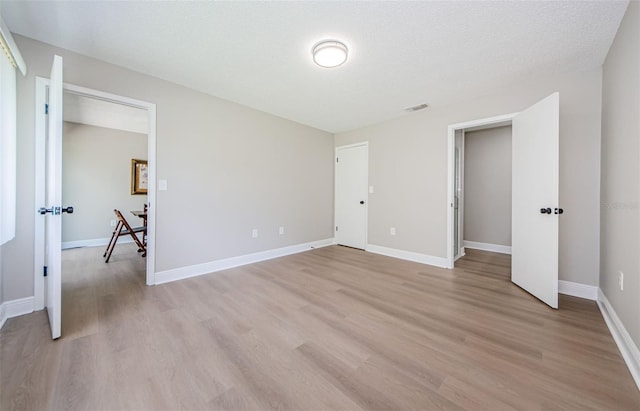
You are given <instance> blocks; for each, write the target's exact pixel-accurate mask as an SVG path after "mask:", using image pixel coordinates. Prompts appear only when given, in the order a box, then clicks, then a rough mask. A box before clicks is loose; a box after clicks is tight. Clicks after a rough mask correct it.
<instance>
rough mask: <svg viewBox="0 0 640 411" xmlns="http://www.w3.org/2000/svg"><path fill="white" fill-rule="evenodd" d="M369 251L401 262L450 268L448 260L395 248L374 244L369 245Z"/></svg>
mask: <svg viewBox="0 0 640 411" xmlns="http://www.w3.org/2000/svg"><path fill="white" fill-rule="evenodd" d="M367 251H368V252H370V253H374V254H381V255H386V256H387V257H395V258H399V259H401V260H408V261H415V262H417V263H422V264H427V265H434V266H436V267H442V268H448V267H449V264H448V260H447V259H446V258H442V257H434V256H432V255H427V254H420V253H414V252H412V251H404V250H398V249H395V248H388V247H383V246H380V245H374V244H367Z"/></svg>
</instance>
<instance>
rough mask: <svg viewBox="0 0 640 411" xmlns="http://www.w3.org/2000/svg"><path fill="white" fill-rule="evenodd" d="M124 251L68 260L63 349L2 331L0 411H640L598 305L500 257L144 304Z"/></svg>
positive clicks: (223, 284) (173, 296)
mask: <svg viewBox="0 0 640 411" xmlns="http://www.w3.org/2000/svg"><path fill="white" fill-rule="evenodd" d="M116 251H117V252H116V253H114V256H113V257H112V260H111V262H109V264H105V263H104V262H103V260H102V258H101V257H102V252H103V250H102V249H101V248H85V249H75V250H67V251H65V252H64V253H63V259H64V276H63V319H62V327H63V328H62V333H63V336H62V338H61V339H59V340H57V341H52V340H50V337H49V335H50V334H49V329H48V323H47V317H46V313H45V312H44V311H43V312H36V313H33V314H30V315H26V316H22V317H18V318H14V319H10V320H8V321H7V323H6V324H5V326H4V328H3V329H2V331H1V332H0V383H1V386H0V409H1V410H48V409H51V410H179V409H185V410H640V391H638V389H637V388H636V386H635V385H634V383H633V380H632V378H631V375H630V374H629V371H628V370H627V368H626V366H625V364H624V362H623V360H622V358H621V356H620V353H619V352H618V349H617V347H616V346H615V343H614V342H613V339H612V337H611V335H610V334H609V332H608V330H607V327H606V325H605V323H604V321H603V319H602V317H601V315H600V313H599V311H598V308H597V306H596V304H595V303H594V302H592V301H587V300H582V299H578V298H572V297H567V296H562V295H561V296H560V309H559V310H557V311H556V310H552V309H549V308H547V307H546V306H544V305H543V304H542V303H540V302H538V301H537V300H536V299H534V298H533V297H531V296H529V295H528V294H527V293H526V292H524V291H522V290H521V289H519V288H518V287H516V286H515V285H513V284H511V282H510V281H509V272H510V260H509V257H508V256H505V255H500V254H491V253H485V252H480V251H473V250H471V251H469V252H468V254H467V256H466V257H464V258H463V259H462V260H460V261H459V262H458V264H457V266H456V268H455V269H454V270H445V269H439V268H434V267H430V266H426V265H421V264H417V263H412V262H407V261H402V260H397V259H393V258H388V257H384V256H379V255H375V254H369V253H365V252H362V251H358V250H353V249H349V248H344V247H338V246H333V247H326V248H321V249H316V250H312V251H309V252H306V253H301V254H296V255H292V256H288V257H284V258H279V259H275V260H270V261H265V262H261V263H258V264H253V265H249V266H244V267H239V268H236V269H232V270H227V271H224V272H218V273H214V274H210V275H206V276H201V277H197V278H192V279H187V280H183V281H178V282H174V283H171V284H165V285H159V286H153V287H147V286H145V284H144V260H143V259H141V258H140V257H138V256H137V253H136V250H135V247H134V246H133V245H131V247H130V248H127V246H126V245H119V246H118V249H117V250H116Z"/></svg>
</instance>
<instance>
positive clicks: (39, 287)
mask: <svg viewBox="0 0 640 411" xmlns="http://www.w3.org/2000/svg"><path fill="white" fill-rule="evenodd" d="M48 86H49V79H47V78H44V77H39V76H38V77H36V98H35V150H34V151H35V184H34V186H35V187H34V188H35V198H34V199H35V208H36V209H37V208H38V207H40V206H41V205H43V204H44V201H45V198H44V187H45V181H46V180H45V176H46V173H45V153H46V137H47V130H46V127H47V117H46V114H45V112H44V107H45V104H46V101H47V87H48ZM63 92H68V93H73V94H78V95H80V96H84V97H88V98H93V99H97V100H102V101H108V102H112V103H115V104H121V105H125V106H130V107H135V108H139V109H142V110H146V111H147V117H148V131H147V156H148V157H147V161H148V172H149V186H148V190H147V202H148V203H149V204H150V205H151V207H149V211H148V217H147V256H146V266H147V268H146V283H147V285H153V284H155V283H156V278H155V254H156V253H155V251H156V249H155V245H156V237H155V233H156V230H155V229H156V211H155V210H156V207H155V204H156V105H155V104H154V103H149V102H146V101H141V100H135V99H132V98H129V97H124V96H120V95H116V94H112V93H107V92H104V91H99V90H94V89H90V88H87V87H81V86H76V85H74V84H68V83H63ZM63 144H64V143H63ZM63 162H64V160H63ZM63 164H64V163H63ZM34 211H35V210H34ZM34 215H35V217H34V235H35V238H34V270H33V276H34V280H33V284H34V290H33V291H34V309H35V310H42V309H44V307H45V302H44V288H45V287H44V284H45V280H44V276H43V271H42V270H43V268H42V267H44V232H45V224H44V223H45V222H44V219H43V218H42V216H41V215H39V214H38V213H35V212H34Z"/></svg>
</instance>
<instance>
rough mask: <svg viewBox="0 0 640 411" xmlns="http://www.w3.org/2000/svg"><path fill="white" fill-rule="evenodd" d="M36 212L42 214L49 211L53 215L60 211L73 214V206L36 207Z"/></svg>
mask: <svg viewBox="0 0 640 411" xmlns="http://www.w3.org/2000/svg"><path fill="white" fill-rule="evenodd" d="M38 212H39V213H40V214H42V215H45V214H47V213H51V214H53V215H58V214H60V212H63V213H69V214H73V207H67V208H61V207H51V208H45V207H40V208H39V209H38Z"/></svg>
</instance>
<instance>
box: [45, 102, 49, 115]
mask: <svg viewBox="0 0 640 411" xmlns="http://www.w3.org/2000/svg"><path fill="white" fill-rule="evenodd" d="M44 114H49V105H48V104H46V103H45V105H44Z"/></svg>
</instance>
